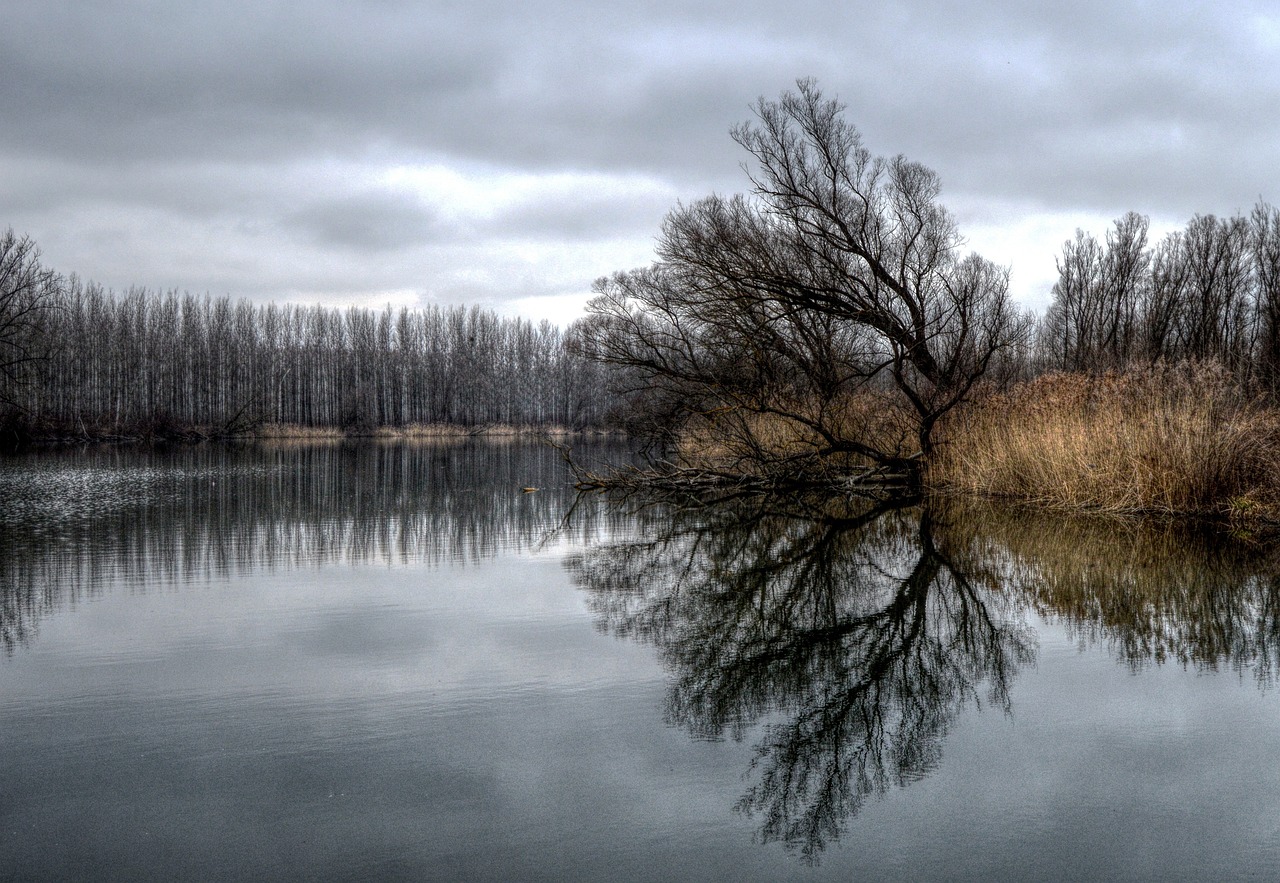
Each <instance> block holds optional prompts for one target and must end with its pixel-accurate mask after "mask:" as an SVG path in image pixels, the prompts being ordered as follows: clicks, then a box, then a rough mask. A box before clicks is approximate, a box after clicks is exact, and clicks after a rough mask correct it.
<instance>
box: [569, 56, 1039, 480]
mask: <svg viewBox="0 0 1280 883" xmlns="http://www.w3.org/2000/svg"><path fill="white" fill-rule="evenodd" d="M754 111H755V119H754V120H752V121H750V122H747V123H744V124H743V125H741V126H739V127H738V128H736V129H735V130H734V131H733V138H734V140H735V141H737V143H738V144H739V145H741V146H742V147H743V148H745V149H746V151H747V152H748V153H749V154H750V156H751V160H752V161H753V162H752V163H750V164H749V165H747V167H746V168H747V173H748V176H749V178H750V181H751V185H752V187H751V190H750V193H749V194H747V195H738V196H732V197H724V196H718V195H716V196H710V197H707V198H705V199H702V200H700V201H698V202H696V203H693V204H692V205H682V206H678V207H677V208H676V209H675V210H673V211H672V212H671V213H670V214H669V215H668V216H667V218H666V221H665V223H664V225H663V228H662V232H661V235H660V237H659V242H658V258H659V259H658V261H657V262H656V263H654V264H653V265H652V266H650V267H647V268H643V269H639V270H634V271H630V272H623V273H618V274H616V275H614V276H613V277H611V278H607V279H601V280H600V281H598V282H597V284H596V291H597V295H598V296H597V297H596V298H595V299H594V300H593V301H592V302H591V305H590V306H589V308H588V309H589V311H590V313H591V314H592V317H591V320H590V321H589V322H588V323H587V325H586V328H587V329H588V330H589V331H590V332H591V333H592V334H591V336H592V337H593V338H594V340H593V341H592V349H593V350H594V353H595V355H596V356H597V358H600V359H602V360H604V361H606V362H609V363H612V364H614V365H616V366H619V367H620V368H621V369H622V370H620V371H618V372H617V376H618V377H619V378H621V383H620V386H621V387H622V388H621V392H623V393H625V394H626V395H627V397H628V401H629V403H630V406H631V407H632V408H634V409H636V411H637V412H638V413H640V414H643V415H644V416H645V417H646V418H648V419H649V421H650V424H651V426H653V427H654V428H656V429H658V430H660V431H662V432H666V433H668V436H669V437H671V436H680V437H683V438H685V439H686V440H687V439H688V438H689V437H690V436H691V435H692V436H696V437H700V438H702V439H704V440H707V444H708V445H711V446H714V447H715V449H716V450H717V451H719V452H721V455H722V456H721V459H720V465H721V468H724V469H727V470H748V469H754V470H760V469H762V468H763V469H764V470H766V471H768V472H772V473H773V474H775V475H789V476H795V477H798V478H803V477H806V476H812V475H813V474H814V473H815V471H816V472H818V473H822V474H829V473H830V471H831V467H832V465H833V464H840V466H839V468H840V469H846V468H848V466H849V465H851V464H863V465H867V466H872V467H876V468H878V469H880V470H882V471H883V470H889V471H893V472H899V473H912V472H914V471H915V470H916V469H917V467H918V464H919V462H920V460H921V459H922V458H924V457H927V455H928V454H929V452H930V450H931V449H932V447H933V444H934V438H935V428H936V426H937V424H938V421H939V420H940V419H941V418H942V417H943V415H945V414H946V413H947V412H948V411H950V410H951V409H953V408H954V407H956V405H957V404H959V403H960V402H962V401H963V400H964V399H965V397H966V396H967V395H968V394H969V393H970V392H971V390H972V389H973V387H974V385H975V383H977V381H978V380H979V379H980V378H982V377H983V376H984V375H985V374H987V373H988V372H989V371H991V370H992V369H993V368H994V367H996V366H998V365H1001V364H1004V363H1007V361H1008V357H1009V356H1010V355H1011V354H1013V353H1015V352H1016V351H1017V350H1018V349H1019V348H1020V346H1021V345H1022V344H1023V342H1024V341H1025V340H1026V338H1027V335H1028V330H1029V324H1030V323H1029V320H1028V318H1027V317H1026V316H1024V315H1023V314H1022V313H1021V312H1020V311H1019V310H1017V309H1016V308H1015V307H1014V305H1013V303H1012V302H1011V301H1010V299H1009V294H1008V271H1007V270H1006V269H1004V268H1002V267H998V266H996V265H994V264H992V263H991V262H990V261H987V260H985V259H983V258H981V257H979V256H976V255H968V256H965V255H962V253H961V249H962V245H963V240H962V239H961V237H960V235H959V233H958V231H957V228H956V224H955V221H954V219H953V218H952V216H951V214H950V213H949V212H948V211H947V210H946V209H945V208H943V207H942V206H941V205H939V203H938V192H939V183H938V176H937V175H936V174H935V173H934V172H933V171H931V170H930V169H928V168H926V167H924V166H922V165H920V164H919V163H915V162H911V161H908V160H907V159H905V158H903V157H901V156H897V157H893V158H889V159H886V158H884V157H878V156H873V155H872V154H871V152H870V151H869V150H868V149H867V148H866V147H865V146H864V145H863V142H862V137H861V135H860V134H859V133H858V130H857V129H856V128H854V126H853V125H851V124H850V123H849V122H847V121H846V120H845V119H844V116H843V112H844V108H843V106H842V105H841V104H839V103H838V102H837V101H835V100H831V99H827V98H825V97H824V96H823V95H822V93H821V92H820V91H819V89H818V87H817V86H816V84H815V83H814V82H813V81H811V80H802V81H800V82H799V83H798V85H797V89H796V90H795V91H793V92H787V93H784V94H783V95H782V96H781V97H780V98H779V99H777V100H774V101H769V100H765V99H760V101H759V102H757V104H756V105H755V107H754Z"/></svg>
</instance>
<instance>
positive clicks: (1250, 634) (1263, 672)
mask: <svg viewBox="0 0 1280 883" xmlns="http://www.w3.org/2000/svg"><path fill="white" fill-rule="evenodd" d="M947 508H948V512H947V516H946V520H947V522H948V524H949V534H950V542H951V544H952V546H953V548H956V549H958V550H960V549H963V551H962V552H961V551H958V552H957V560H958V561H961V562H962V566H964V567H968V566H985V567H988V568H990V569H992V570H997V571H999V572H1000V573H1001V579H1002V580H1003V581H1004V583H1005V584H1006V586H1007V587H1008V591H1009V592H1010V593H1012V594H1015V595H1016V596H1017V597H1018V598H1019V599H1020V601H1021V603H1023V604H1024V605H1026V606H1028V607H1029V608H1031V609H1033V610H1034V611H1036V612H1037V613H1038V614H1040V615H1041V616H1043V617H1044V618H1046V619H1048V620H1049V621H1051V622H1058V623H1061V624H1062V625H1064V626H1065V627H1066V628H1067V630H1068V631H1069V633H1070V634H1072V635H1073V636H1074V637H1076V638H1077V639H1078V640H1079V642H1080V644H1081V646H1082V647H1089V646H1095V645H1096V646H1105V647H1106V648H1108V649H1109V650H1110V652H1111V653H1112V654H1113V655H1114V656H1115V657H1116V658H1117V659H1118V660H1119V661H1121V662H1123V663H1124V664H1126V665H1127V666H1129V667H1130V668H1131V669H1132V670H1134V671H1140V670H1142V669H1144V668H1146V667H1148V666H1152V665H1163V664H1176V665H1181V666H1184V667H1191V668H1195V669H1197V670H1202V671H1216V670H1219V669H1230V670H1233V671H1236V672H1240V673H1245V672H1248V673H1250V674H1251V675H1252V676H1253V677H1255V678H1256V679H1257V681H1258V683H1259V685H1261V686H1267V685H1269V684H1271V683H1272V681H1273V680H1274V678H1275V676H1276V673H1277V672H1278V671H1280V566H1278V565H1280V560H1278V558H1277V554H1276V546H1275V543H1274V541H1272V542H1257V541H1242V540H1239V539H1236V538H1233V537H1231V536H1229V535H1227V534H1226V533H1225V532H1224V531H1223V530H1222V529H1221V528H1218V527H1211V526H1199V527H1197V526H1195V525H1188V524H1185V523H1177V522H1172V521H1153V520H1124V519H1080V518H1076V519H1072V518H1065V517H1060V516H1054V515H1050V514H1042V513H1036V514H1032V513H1028V512H1025V511H1016V510H1009V509H1006V508H1002V507H998V506H993V505H988V504H982V503H975V502H968V503H965V504H960V503H958V502H955V501H953V502H951V503H950V504H948V507H947Z"/></svg>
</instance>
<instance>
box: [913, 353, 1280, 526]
mask: <svg viewBox="0 0 1280 883" xmlns="http://www.w3.org/2000/svg"><path fill="white" fill-rule="evenodd" d="M940 442H941V443H940V444H939V445H938V450H937V452H936V456H934V457H933V458H932V461H931V462H930V464H929V467H928V469H929V472H928V481H929V483H930V484H932V485H934V486H936V487H942V488H947V489H951V490H956V491H961V492H969V493H978V494H986V495H993V496H1000V497H1011V498H1016V499H1020V500H1025V501H1029V502H1034V503H1037V504H1041V505H1044V506H1050V507H1054V508H1062V509H1091V510H1102V511H1108V512H1133V513H1138V512H1164V513H1178V514H1233V513H1234V514H1240V513H1246V512H1247V514H1253V515H1255V516H1257V515H1262V514H1264V513H1266V514H1267V515H1268V516H1269V515H1273V514H1275V513H1277V512H1280V476H1277V469H1278V468H1280V413H1278V412H1277V411H1276V410H1274V409H1271V408H1267V407H1263V406H1262V405H1261V404H1259V403H1258V402H1257V401H1255V400H1253V399H1251V398H1250V397H1249V396H1247V395H1245V394H1244V393H1243V392H1242V390H1241V389H1240V387H1239V386H1238V385H1237V384H1236V383H1235V382H1234V381H1233V380H1232V378H1231V376H1230V374H1229V373H1228V372H1227V371H1225V370H1224V369H1222V368H1221V367H1218V366H1216V365H1211V364H1185V365H1178V366H1169V365H1155V366H1152V367H1147V368H1141V369H1134V370H1130V371H1127V372H1125V373H1121V374H1107V375H1104V376H1101V377H1087V376H1083V375H1069V374H1068V375H1064V374H1053V375H1046V376H1044V377H1041V378H1039V379H1037V380H1034V381H1031V382H1028V383H1025V384H1023V385H1021V386H1019V387H1017V388H1016V389H1014V390H1013V391H1012V392H1009V393H1007V394H996V395H990V396H987V397H985V398H983V399H982V400H981V401H979V402H977V403H975V404H972V405H970V406H969V407H967V408H965V409H963V410H961V411H958V412H956V413H955V414H953V415H952V416H951V418H950V420H949V421H948V423H947V424H946V426H945V427H944V430H943V433H942V437H941V439H940Z"/></svg>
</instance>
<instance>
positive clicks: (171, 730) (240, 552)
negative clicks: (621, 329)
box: [0, 442, 1280, 880]
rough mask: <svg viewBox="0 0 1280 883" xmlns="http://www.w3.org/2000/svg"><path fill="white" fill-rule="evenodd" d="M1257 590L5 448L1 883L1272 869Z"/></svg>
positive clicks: (1042, 550)
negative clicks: (33, 882)
mask: <svg viewBox="0 0 1280 883" xmlns="http://www.w3.org/2000/svg"><path fill="white" fill-rule="evenodd" d="M583 453H584V455H585V456H587V457H592V456H596V457H600V456H617V455H618V452H617V451H613V452H609V451H603V450H601V451H589V450H588V451H584V452H583ZM523 487H537V488H539V490H538V491H536V492H534V493H522V491H521V489H522V488H523ZM1278 560H1280V558H1278V556H1277V554H1276V550H1274V549H1273V548H1271V547H1269V546H1268V545H1266V544H1261V543H1248V542H1242V541H1237V540H1233V539H1230V538H1227V537H1225V536H1222V535H1221V534H1215V533H1212V532H1197V531H1194V530H1190V529H1187V528H1185V527H1179V526H1176V525H1158V524H1135V523H1127V522H1109V521H1108V522H1096V521H1079V520H1075V521H1073V520H1063V519H1052V518H1047V517H1044V516H1041V515H1035V514H1030V513H1019V512H1010V511H1007V510H999V509H994V508H985V507H975V506H960V505H957V504H955V503H950V504H943V503H940V502H938V501H932V502H929V503H928V504H919V503H916V504H911V505H900V506H894V507H882V508H880V509H870V508H868V507H867V506H865V505H857V504H853V503H840V504H836V503H832V502H830V501H826V502H819V503H813V501H809V502H808V503H806V502H805V501H800V500H772V501H767V500H763V501H762V500H738V501H732V502H728V503H725V504H723V505H719V506H715V507H694V506H690V505H681V504H673V503H670V502H668V503H664V504H658V503H650V504H648V505H642V504H641V503H640V502H638V501H635V500H632V501H629V502H627V503H625V504H622V505H617V504H610V503H609V502H607V501H605V500H603V499H601V498H599V497H590V498H586V499H583V500H577V499H576V498H575V495H574V493H573V491H572V489H571V487H570V479H569V476H568V474H567V472H566V470H565V468H564V465H563V463H562V462H561V460H560V457H559V454H558V453H557V452H556V451H554V450H550V449H546V448H536V447H528V446H520V445H514V444H501V443H492V442H486V443H478V444H466V445H455V446H442V445H413V444H374V443H367V442H366V443H361V444H344V445H333V446H225V447H223V446H214V445H206V446H196V447H177V448H170V449H156V450H144V449H93V450H87V451H62V452H55V453H42V454H32V455H25V456H21V457H9V458H7V459H3V460H0V745H3V746H4V748H3V750H2V751H0V880H5V879H19V880H26V879H51V880H52V879H58V880H64V879H121V880H125V879H128V880H139V879H309V880H313V879H341V880H354V879H409V880H434V879H439V880H541V879H545V880H569V879H586V880H670V879H698V880H748V879H757V880H779V879H800V880H807V879H851V878H853V879H873V880H874V879H937V880H965V879H973V880H978V879H1150V880H1156V879H1160V880H1169V879H1187V880H1192V879H1241V878H1256V879H1274V878H1277V877H1280V816H1277V814H1276V812H1275V807H1276V806H1277V804H1280V765H1278V764H1276V763H1275V759H1276V758H1277V757H1278V756H1280V696H1278V695H1277V689H1276V684H1275V677H1276V674H1277V672H1278V671H1280V669H1278V668H1277V665H1278V663H1280V566H1278V564H1277V561H1278Z"/></svg>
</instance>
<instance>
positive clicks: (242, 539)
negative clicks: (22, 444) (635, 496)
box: [0, 441, 616, 653]
mask: <svg viewBox="0 0 1280 883" xmlns="http://www.w3.org/2000/svg"><path fill="white" fill-rule="evenodd" d="M569 484H570V482H569V476H568V473H567V471H566V469H565V466H564V464H563V462H562V460H561V457H560V455H559V453H558V452H557V451H555V450H553V449H550V448H548V447H545V446H540V445H530V444H516V443H497V442H487V441H485V442H476V443H467V444H439V443H419V444H412V443H374V442H361V443H340V444H321V445H316V444H245V445H213V444H210V445H199V446H192V447H170V448H155V449H139V448H121V449H113V448H89V449H83V450H76V451H62V452H46V453H42V454H39V455H32V456H26V457H14V458H10V459H7V460H5V461H0V502H2V505H0V644H3V646H4V648H5V649H6V650H7V651H8V652H10V653H12V652H13V651H14V650H15V649H16V648H18V647H21V646H24V645H26V644H29V643H30V641H31V640H32V638H33V637H34V635H35V634H36V630H37V627H38V624H39V621H40V619H41V618H42V617H43V616H45V615H48V614H49V613H52V612H54V611H57V610H62V609H67V608H68V607H71V606H74V605H75V604H77V603H79V602H80V601H82V600H84V599H86V598H92V597H94V596H95V595H97V594H98V593H100V592H101V591H103V590H104V587H106V586H109V585H113V584H115V585H127V586H128V587H129V588H130V589H131V590H139V589H142V590H145V589H146V588H147V587H148V586H154V585H165V586H180V585H184V584H188V583H191V582H196V581H207V580H210V579H222V578H228V577H231V576H234V575H237V574H243V573H249V572H253V571H258V570H268V571H272V570H287V569H295V568H300V567H312V566H320V565H328V564H339V563H344V564H382V565H388V564H391V565H394V564H419V563H427V564H442V563H449V564H452V565H459V564H461V565H465V564H467V563H470V562H475V561H480V560H484V559H487V558H491V557H493V556H495V555H497V554H499V553H500V552H502V551H520V550H525V549H529V548H531V547H533V546H535V545H536V544H538V543H541V542H543V541H544V540H545V538H546V537H547V535H548V532H549V531H550V530H552V529H553V528H558V533H557V536H563V537H565V538H566V539H568V540H570V541H577V542H584V541H585V540H586V539H587V538H589V537H591V536H594V534H595V532H596V531H597V530H598V528H599V526H600V519H601V518H602V517H616V516H607V515H606V514H605V513H604V510H602V509H601V508H600V507H595V506H579V507H578V511H577V513H576V517H575V519H574V521H573V523H572V524H569V525H565V524H562V519H563V516H564V513H565V511H566V510H567V509H568V508H569V507H570V504H571V503H572V500H573V493H572V490H571V488H570V487H569ZM524 487H537V488H539V490H538V492H536V493H522V488H524Z"/></svg>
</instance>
